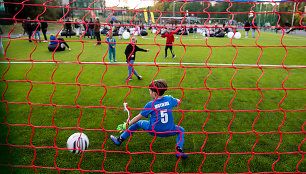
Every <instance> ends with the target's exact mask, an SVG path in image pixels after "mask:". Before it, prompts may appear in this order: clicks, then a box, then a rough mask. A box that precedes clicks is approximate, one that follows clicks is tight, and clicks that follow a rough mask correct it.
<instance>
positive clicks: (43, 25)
mask: <svg viewBox="0 0 306 174" xmlns="http://www.w3.org/2000/svg"><path fill="white" fill-rule="evenodd" d="M40 21H41V22H40V24H41V31H42V33H43V35H44V37H45V40H44V41H43V42H48V41H47V40H48V39H47V28H48V23H47V22H45V21H44V17H40Z"/></svg>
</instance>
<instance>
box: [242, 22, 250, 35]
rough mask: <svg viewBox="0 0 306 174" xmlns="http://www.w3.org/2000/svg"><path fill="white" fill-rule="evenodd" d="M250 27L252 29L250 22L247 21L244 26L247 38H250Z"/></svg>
mask: <svg viewBox="0 0 306 174" xmlns="http://www.w3.org/2000/svg"><path fill="white" fill-rule="evenodd" d="M250 27H251V24H250V22H249V21H246V22H245V24H244V30H245V38H248V37H249V31H250Z"/></svg>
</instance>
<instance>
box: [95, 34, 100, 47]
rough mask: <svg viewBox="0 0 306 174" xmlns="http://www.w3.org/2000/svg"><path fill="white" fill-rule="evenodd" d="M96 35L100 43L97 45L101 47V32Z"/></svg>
mask: <svg viewBox="0 0 306 174" xmlns="http://www.w3.org/2000/svg"><path fill="white" fill-rule="evenodd" d="M95 35H96V37H97V41H98V43H97V45H101V37H100V32H95Z"/></svg>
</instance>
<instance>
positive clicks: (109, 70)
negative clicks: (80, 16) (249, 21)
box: [0, 32, 306, 174]
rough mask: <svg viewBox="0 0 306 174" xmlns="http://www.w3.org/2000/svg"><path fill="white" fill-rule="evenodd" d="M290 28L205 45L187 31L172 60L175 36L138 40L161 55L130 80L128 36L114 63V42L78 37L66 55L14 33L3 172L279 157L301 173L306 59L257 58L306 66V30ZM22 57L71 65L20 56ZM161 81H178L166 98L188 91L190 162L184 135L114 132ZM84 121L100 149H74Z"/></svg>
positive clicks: (213, 165) (202, 165)
mask: <svg viewBox="0 0 306 174" xmlns="http://www.w3.org/2000/svg"><path fill="white" fill-rule="evenodd" d="M242 34H244V33H242ZM257 36H258V35H256V37H257ZM281 37H282V35H281V34H274V33H268V32H260V36H259V37H258V39H257V40H256V39H253V38H249V39H245V38H241V39H239V40H235V39H233V40H232V41H231V40H230V39H228V38H208V39H207V42H205V37H203V36H198V37H197V38H194V37H192V36H182V37H181V38H180V36H179V38H178V40H176V41H175V44H177V45H176V46H174V50H175V53H176V55H177V57H176V58H175V59H172V58H167V59H165V58H164V45H163V44H165V39H162V38H161V37H160V36H157V37H156V38H155V40H154V35H153V34H149V35H148V36H146V37H144V38H142V37H137V38H138V44H140V45H139V47H141V48H144V49H150V52H148V53H146V52H137V56H136V64H135V69H136V70H137V72H138V73H139V74H140V75H142V76H143V80H137V78H136V77H135V76H134V77H133V80H132V81H130V82H128V84H127V82H125V81H124V79H126V78H127V75H128V71H127V65H126V64H125V63H124V62H125V55H124V50H125V47H126V43H127V42H129V40H118V37H115V38H116V40H117V47H116V53H117V54H116V57H117V60H118V61H119V62H123V63H114V64H106V63H109V60H108V53H107V44H106V43H102V45H101V46H95V45H94V44H95V43H94V41H95V40H91V39H88V38H85V39H82V41H84V42H80V39H79V38H76V37H72V38H67V39H66V40H67V41H73V42H68V44H69V45H70V47H71V49H72V50H71V51H68V50H66V51H63V52H56V53H55V54H53V53H52V52H49V51H48V49H47V45H48V43H37V45H36V44H35V43H34V42H33V43H29V42H28V41H27V40H22V39H14V40H11V41H10V42H9V40H8V39H4V41H3V45H4V47H6V46H7V44H8V43H10V44H9V46H8V47H7V52H6V58H4V56H2V58H1V62H7V60H10V62H11V64H0V66H1V69H0V72H1V76H2V80H1V82H0V85H1V86H0V87H1V88H0V94H1V96H2V99H1V103H0V109H1V118H0V123H1V124H0V131H1V134H0V137H1V139H0V151H1V152H2V155H1V156H0V164H1V167H0V168H1V171H4V173H11V171H13V173H35V172H37V173H44V174H45V173H59V172H60V173H81V171H83V172H84V173H87V172H88V173H97V172H106V173H111V172H112V173H116V172H131V173H143V172H154V173H168V172H179V173H198V172H203V173H223V172H227V173H247V172H249V170H248V167H249V169H250V172H253V173H258V172H273V170H272V166H273V169H274V171H276V172H297V169H296V166H297V164H298V163H299V162H300V164H299V165H298V171H299V172H306V167H305V166H306V159H305V158H303V154H302V153H301V152H302V151H305V149H306V143H304V142H303V140H305V125H304V127H303V124H304V123H305V121H306V117H305V115H306V114H305V101H306V91H305V82H306V76H305V73H306V70H305V68H295V69H285V68H263V69H260V68H258V67H256V66H255V67H253V66H251V65H256V64H260V65H282V64H283V65H284V66H286V65H300V66H304V67H305V65H306V60H305V51H306V49H305V47H304V46H305V43H306V38H305V37H297V36H290V35H285V36H284V37H283V39H282V42H281ZM24 39H26V37H24ZM76 41H78V42H76ZM102 41H105V36H102ZM152 44H154V45H152ZM282 44H283V45H285V46H302V47H285V46H282ZM249 46H252V47H249ZM262 46H270V47H262ZM275 46H280V47H275ZM83 47H84V49H83ZM261 47H262V48H261ZM168 54H169V55H168V57H170V53H169V52H168ZM20 61H22V62H23V61H28V62H31V61H43V62H45V61H60V62H66V63H58V64H56V63H33V64H31V63H28V64H25V63H14V62H20ZM72 62H73V63H72ZM78 62H79V63H78ZM80 62H83V63H80ZM86 62H102V63H101V64H86ZM103 62H105V63H103ZM137 62H147V63H146V65H151V66H144V64H137ZM149 62H156V64H160V65H158V66H157V65H156V66H155V65H154V64H150V63H149ZM205 62H206V63H208V64H209V65H210V67H206V66H205V64H203V63H205ZM161 63H181V64H161ZM184 63H199V64H184ZM232 63H233V64H235V65H234V66H232ZM215 64H229V65H215ZM236 64H251V65H248V66H247V67H250V68H246V67H245V66H239V65H236ZM159 78H163V79H166V80H167V82H168V86H169V88H170V89H169V90H168V91H166V94H167V95H172V96H173V97H176V98H179V99H181V103H180V105H179V107H178V109H177V108H174V110H175V111H174V112H173V113H174V119H175V124H179V123H180V126H182V127H184V129H185V131H186V134H185V144H184V151H185V152H186V153H188V154H189V156H188V158H187V159H177V158H176V157H175V154H174V153H175V150H174V149H175V145H176V137H169V138H160V137H157V138H156V139H154V136H151V135H149V134H147V133H144V132H139V133H135V134H133V136H132V138H131V139H130V141H128V140H126V141H124V143H123V144H122V145H121V146H120V147H117V146H116V145H115V144H113V143H112V141H111V140H110V138H109V135H111V134H114V135H119V133H117V132H116V131H115V129H116V127H117V125H118V124H121V123H122V122H123V121H125V120H126V119H127V113H126V112H124V110H123V103H124V102H125V101H126V102H127V103H128V106H129V107H130V108H131V115H132V117H133V116H135V115H137V114H138V113H139V112H140V111H141V109H142V108H143V107H144V105H145V104H146V103H147V102H148V101H150V100H151V98H150V96H149V91H148V85H149V83H150V82H151V81H152V80H153V79H159ZM287 88H288V89H290V90H284V89H287ZM255 89H256V90H255ZM271 89H274V90H271ZM292 89H294V90H292ZM280 109H284V110H289V111H279V110H280ZM204 110H206V111H207V112H205V111H204ZM256 110H257V111H258V112H257V111H256ZM275 110H277V111H275ZM296 110H298V111H296ZM80 130H82V132H83V133H85V134H86V135H87V136H88V137H89V143H90V144H89V148H88V150H87V151H85V152H84V153H83V154H73V153H71V152H69V151H68V150H67V149H66V141H67V139H68V137H69V136H70V135H71V134H73V133H75V132H79V131H80ZM303 131H304V133H302V132H303ZM279 132H285V133H283V134H280V133H279ZM153 140H154V141H153ZM255 143H256V145H255ZM252 149H253V152H254V153H257V154H256V155H254V156H253V155H252V153H251V151H252ZM226 152H228V153H227V154H226ZM276 152H277V153H276ZM169 153H172V154H169ZM304 156H305V154H304ZM278 159H279V160H278ZM302 159H303V160H302ZM301 160H302V161H301ZM248 162H249V165H248ZM273 163H275V164H273ZM74 169H77V170H74Z"/></svg>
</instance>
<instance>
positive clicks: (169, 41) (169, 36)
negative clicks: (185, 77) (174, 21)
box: [161, 27, 179, 58]
mask: <svg viewBox="0 0 306 174" xmlns="http://www.w3.org/2000/svg"><path fill="white" fill-rule="evenodd" d="M178 30H179V28H178V29H176V30H175V31H171V28H170V27H168V29H167V31H168V32H166V33H165V34H162V35H161V37H166V38H167V40H166V48H165V58H167V57H168V56H167V50H168V48H169V49H170V51H171V54H172V58H175V57H176V56H175V54H174V51H173V49H172V44H173V42H174V36H173V34H174V33H176V32H177V31H178Z"/></svg>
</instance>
